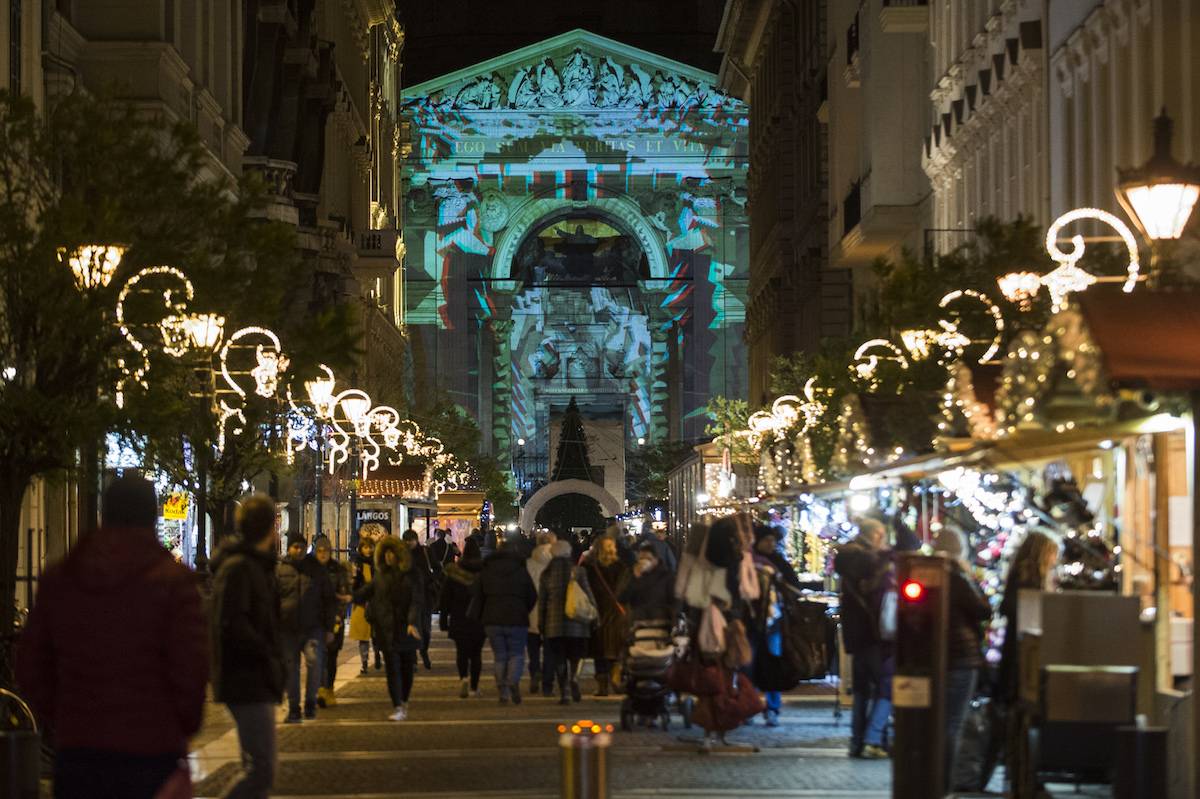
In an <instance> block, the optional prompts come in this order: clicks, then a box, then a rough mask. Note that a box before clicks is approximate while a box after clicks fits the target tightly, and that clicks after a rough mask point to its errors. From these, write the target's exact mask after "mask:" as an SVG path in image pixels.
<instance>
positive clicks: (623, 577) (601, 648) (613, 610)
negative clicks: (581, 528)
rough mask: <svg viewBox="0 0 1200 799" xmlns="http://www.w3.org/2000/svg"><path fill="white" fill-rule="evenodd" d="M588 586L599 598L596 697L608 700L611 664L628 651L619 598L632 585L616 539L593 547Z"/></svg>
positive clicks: (603, 540)
mask: <svg viewBox="0 0 1200 799" xmlns="http://www.w3.org/2000/svg"><path fill="white" fill-rule="evenodd" d="M586 569H587V577H588V584H589V585H590V586H591V587H592V593H593V595H595V597H596V609H597V610H599V611H600V620H599V621H600V623H599V624H598V625H596V629H595V630H594V631H593V633H592V658H593V659H595V661H596V696H608V689H609V685H610V681H611V680H612V676H613V675H612V674H611V669H612V664H613V663H614V662H616V661H617V660H619V659H620V657H621V652H622V651H623V650H624V649H625V635H626V630H627V626H628V620H627V618H626V614H627V611H626V609H625V606H624V605H622V604H621V603H620V602H619V601H618V600H617V597H619V596H620V595H621V592H622V591H624V590H625V584H626V583H627V582H628V581H629V577H630V569H629V566H628V565H626V564H625V562H624V561H622V560H621V557H620V554H619V553H618V551H617V542H616V539H614V538H612V537H609V536H605V537H603V538H601V539H599V540H598V541H597V542H596V544H595V546H593V547H592V554H591V555H590V556H589V557H588V559H587V563H586Z"/></svg>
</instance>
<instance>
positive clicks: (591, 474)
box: [537, 397, 604, 533]
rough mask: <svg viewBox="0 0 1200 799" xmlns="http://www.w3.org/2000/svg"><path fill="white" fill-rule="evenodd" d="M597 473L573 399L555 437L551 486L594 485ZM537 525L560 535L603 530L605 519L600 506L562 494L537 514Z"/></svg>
mask: <svg viewBox="0 0 1200 799" xmlns="http://www.w3.org/2000/svg"><path fill="white" fill-rule="evenodd" d="M598 476H599V471H598V470H596V469H595V468H593V467H592V463H591V460H590V459H589V458H588V444H587V434H586V433H584V430H583V416H582V415H581V414H580V413H579V406H578V405H576V404H575V398H574V397H572V398H571V402H570V404H569V405H567V412H566V414H564V416H563V421H562V432H561V433H560V434H559V437H558V451H557V452H556V454H555V457H554V471H553V474H552V475H551V477H550V482H551V484H553V483H555V482H557V481H559V480H585V481H587V482H589V483H595V482H597V478H598ZM537 523H538V524H541V525H544V526H546V527H549V528H550V529H552V530H555V531H557V532H559V533H566V532H567V531H569V530H570V529H571V528H573V527H591V528H594V529H600V528H603V527H604V516H603V515H602V514H601V512H600V503H598V502H596V500H594V499H592V498H591V497H589V496H586V495H584V494H564V495H562V496H559V497H555V498H553V499H551V500H550V501H549V502H547V503H546V504H545V505H544V506H542V509H541V510H540V511H538V515H537Z"/></svg>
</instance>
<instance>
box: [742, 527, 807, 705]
mask: <svg viewBox="0 0 1200 799" xmlns="http://www.w3.org/2000/svg"><path fill="white" fill-rule="evenodd" d="M782 540H783V530H782V529H780V528H779V527H767V526H766V525H762V524H756V525H755V526H754V568H755V571H756V572H757V573H758V584H759V598H758V600H757V601H755V602H754V603H753V604H752V605H751V618H750V627H751V630H752V635H753V639H752V640H753V642H754V665H753V669H752V671H753V674H754V682H755V685H756V686H757V687H758V688H759V689H760V690H762V691H763V693H764V696H765V699H766V701H767V707H766V709H765V710H764V711H763V718H764V719H765V720H766V723H767V726H768V727H777V726H779V712H780V710H782V709H783V693H782V692H783V691H787V690H791V689H792V688H794V687H795V686H796V683H798V682H799V676H798V675H797V674H796V673H795V671H794V670H793V669H791V668H790V667H788V666H787V664H786V663H785V661H784V660H783V603H784V601H785V599H784V591H785V590H786V588H785V586H791V587H792V588H796V589H798V588H799V587H800V578H799V577H797V576H796V570H795V569H793V568H792V564H790V563H788V560H787V558H785V557H784V556H783V553H782V552H780V551H779V542H780V541H782Z"/></svg>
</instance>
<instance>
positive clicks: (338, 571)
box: [313, 535, 353, 707]
mask: <svg viewBox="0 0 1200 799" xmlns="http://www.w3.org/2000/svg"><path fill="white" fill-rule="evenodd" d="M313 554H314V555H315V556H316V558H317V563H320V564H321V565H322V566H324V567H325V573H326V574H328V575H329V584H330V585H331V586H332V587H333V598H334V601H335V603H336V605H335V607H336V610H335V612H334V616H333V628H332V630H331V632H332V633H333V640H332V641H330V642H329V643H328V644H327V645H326V647H325V659H324V662H325V667H324V669H323V671H322V672H321V687H320V688H319V689H318V690H317V705H318V706H320V707H332V706H333V705H336V704H337V699H336V698H334V695H333V683H334V682H335V681H336V680H337V667H338V655H340V654H341V651H342V644H343V643H344V642H345V640H346V606H347V605H349V604H350V600H351V599H353V597H352V596H351V595H350V569H349V567H348V566H346V564H345V563H342V562H341V561H340V560H338V559H337V558H335V557H333V544H332V543H331V542H330V540H329V536H327V535H319V536H317V540H316V542H315V543H314V544H313Z"/></svg>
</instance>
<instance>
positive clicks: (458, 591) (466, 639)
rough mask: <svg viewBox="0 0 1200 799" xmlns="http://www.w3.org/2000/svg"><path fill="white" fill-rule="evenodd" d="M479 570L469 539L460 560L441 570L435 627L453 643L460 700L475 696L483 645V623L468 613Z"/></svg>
mask: <svg viewBox="0 0 1200 799" xmlns="http://www.w3.org/2000/svg"><path fill="white" fill-rule="evenodd" d="M482 570H483V557H482V556H481V554H480V552H479V542H477V541H475V540H474V539H470V538H468V539H467V545H466V547H465V549H464V550H463V556H462V558H460V559H459V560H458V561H457V562H455V561H451V562H449V563H447V564H446V567H445V569H443V572H444V580H443V581H442V593H441V596H440V597H439V601H438V608H439V610H440V614H439V616H438V624H439V626H440V627H441V629H442V630H443V631H444V632H448V633H450V639H451V640H452V641H454V651H455V659H456V661H457V664H458V678H459V679H460V680H461V681H462V685H460V686H459V691H458V696H459V698H460V699H466V698H467V697H468V696H470V695H471V694H472V693H474V694H475V696H479V675H480V673H481V672H482V671H483V642H484V640H485V639H486V638H487V635H486V634H485V633H484V631H483V624H482V623H481V622H480V621H479V619H478V618H472V617H471V614H470V612H469V611H470V609H471V599H472V597H473V596H474V587H475V583H476V581H478V579H479V572H481V571H482Z"/></svg>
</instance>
